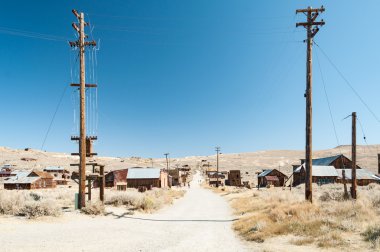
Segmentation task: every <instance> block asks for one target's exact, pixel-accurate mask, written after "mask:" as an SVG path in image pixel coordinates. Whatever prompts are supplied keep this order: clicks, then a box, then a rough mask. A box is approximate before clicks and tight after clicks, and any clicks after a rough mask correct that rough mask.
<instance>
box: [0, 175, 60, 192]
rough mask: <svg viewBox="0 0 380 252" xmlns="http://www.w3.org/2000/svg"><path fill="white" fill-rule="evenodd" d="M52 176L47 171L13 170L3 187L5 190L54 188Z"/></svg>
mask: <svg viewBox="0 0 380 252" xmlns="http://www.w3.org/2000/svg"><path fill="white" fill-rule="evenodd" d="M55 187H56V183H55V181H54V177H53V176H52V175H50V174H49V173H47V172H43V171H32V172H25V171H23V172H15V173H14V176H11V177H9V178H8V179H7V180H6V181H5V182H4V189H7V190H31V189H48V188H55Z"/></svg>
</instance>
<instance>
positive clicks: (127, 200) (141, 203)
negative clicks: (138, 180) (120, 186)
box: [105, 188, 185, 212]
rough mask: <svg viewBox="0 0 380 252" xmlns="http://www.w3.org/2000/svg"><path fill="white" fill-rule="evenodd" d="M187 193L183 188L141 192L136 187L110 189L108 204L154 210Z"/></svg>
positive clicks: (146, 210) (145, 210)
mask: <svg viewBox="0 0 380 252" xmlns="http://www.w3.org/2000/svg"><path fill="white" fill-rule="evenodd" d="M184 194H185V191H183V190H175V189H171V190H168V189H160V188H154V189H153V190H149V191H146V192H144V193H139V192H138V191H137V190H136V189H128V190H127V191H110V192H108V193H107V194H106V200H105V204H106V205H114V206H122V205H124V206H127V207H128V208H129V209H131V210H140V211H144V212H153V211H155V210H158V209H160V208H161V207H163V206H164V205H168V204H172V203H173V201H174V199H178V198H180V197H182V196H183V195H184Z"/></svg>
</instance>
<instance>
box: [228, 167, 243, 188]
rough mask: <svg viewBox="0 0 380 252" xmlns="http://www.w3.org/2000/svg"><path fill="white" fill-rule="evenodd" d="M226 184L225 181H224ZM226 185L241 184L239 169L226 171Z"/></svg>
mask: <svg viewBox="0 0 380 252" xmlns="http://www.w3.org/2000/svg"><path fill="white" fill-rule="evenodd" d="M226 184H227V181H226ZM228 185H230V186H241V185H242V184H241V174H240V170H230V171H229V172H228Z"/></svg>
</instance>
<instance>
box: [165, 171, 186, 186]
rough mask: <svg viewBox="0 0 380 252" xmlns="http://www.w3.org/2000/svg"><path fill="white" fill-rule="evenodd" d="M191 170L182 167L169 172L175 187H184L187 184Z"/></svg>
mask: <svg viewBox="0 0 380 252" xmlns="http://www.w3.org/2000/svg"><path fill="white" fill-rule="evenodd" d="M189 173H190V168H187V167H182V168H175V169H172V170H169V175H170V176H171V177H172V183H171V185H173V186H178V185H184V184H186V182H187V177H188V176H189Z"/></svg>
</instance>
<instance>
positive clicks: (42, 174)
mask: <svg viewBox="0 0 380 252" xmlns="http://www.w3.org/2000/svg"><path fill="white" fill-rule="evenodd" d="M34 174H36V175H37V176H38V177H40V178H44V179H52V178H54V177H53V176H52V175H51V174H49V173H48V172H44V171H35V170H34V171H32V172H31V173H30V174H29V175H28V177H35V176H33V175H34Z"/></svg>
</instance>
